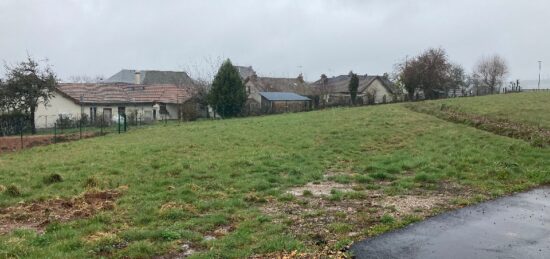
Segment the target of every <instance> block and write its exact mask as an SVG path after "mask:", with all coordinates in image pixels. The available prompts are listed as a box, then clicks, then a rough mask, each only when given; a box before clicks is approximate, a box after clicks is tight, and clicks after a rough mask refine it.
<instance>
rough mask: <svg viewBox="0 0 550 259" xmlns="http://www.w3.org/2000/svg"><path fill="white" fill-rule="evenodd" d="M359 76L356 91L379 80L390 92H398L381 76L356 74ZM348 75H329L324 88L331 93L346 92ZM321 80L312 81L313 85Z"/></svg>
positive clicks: (316, 84) (360, 90)
mask: <svg viewBox="0 0 550 259" xmlns="http://www.w3.org/2000/svg"><path fill="white" fill-rule="evenodd" d="M358 77H359V88H358V89H357V91H358V92H360V93H361V92H363V91H365V90H366V89H367V87H369V85H371V84H372V83H373V82H374V81H375V80H377V79H378V80H380V81H381V82H382V84H383V85H384V86H385V87H386V89H388V91H389V92H390V93H394V94H395V93H398V92H399V90H398V89H397V88H396V87H395V86H394V85H393V83H392V82H390V81H389V80H388V79H386V78H384V77H383V76H369V75H358ZM350 78H351V77H350V76H349V75H340V76H336V77H329V78H327V79H326V80H327V81H326V88H327V89H328V90H329V92H331V93H348V92H349V80H350ZM321 81H322V80H321V79H319V80H317V81H315V82H314V83H313V85H314V86H315V87H320V86H321V84H322V82H321Z"/></svg>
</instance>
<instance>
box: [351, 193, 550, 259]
mask: <svg viewBox="0 0 550 259" xmlns="http://www.w3.org/2000/svg"><path fill="white" fill-rule="evenodd" d="M351 250H352V252H353V254H354V255H355V256H356V257H357V258H550V187H544V188H540V189H535V190H532V191H529V192H525V193H519V194H516V195H513V196H510V197H505V198H500V199H497V200H494V201H489V202H485V203H482V204H479V205H475V206H471V207H466V208H462V209H459V210H456V211H453V212H449V213H444V214H441V215H439V216H436V217H432V218H429V219H427V220H425V221H422V222H419V223H416V224H413V225H410V226H408V227H406V228H404V229H401V230H397V231H394V232H390V233H386V234H383V235H380V236H378V237H375V238H372V239H367V240H363V241H360V242H357V243H355V244H354V245H353V246H352V247H351Z"/></svg>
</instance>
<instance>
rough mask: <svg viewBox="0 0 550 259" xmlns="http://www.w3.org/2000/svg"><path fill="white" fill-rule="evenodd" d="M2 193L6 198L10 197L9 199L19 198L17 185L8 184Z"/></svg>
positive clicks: (19, 193) (19, 192) (19, 191)
mask: <svg viewBox="0 0 550 259" xmlns="http://www.w3.org/2000/svg"><path fill="white" fill-rule="evenodd" d="M4 193H5V194H6V195H8V196H11V197H18V196H21V190H20V189H19V187H17V185H15V184H10V185H9V186H8V187H7V188H6V190H5V191H4Z"/></svg>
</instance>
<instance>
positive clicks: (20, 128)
mask: <svg viewBox="0 0 550 259" xmlns="http://www.w3.org/2000/svg"><path fill="white" fill-rule="evenodd" d="M19 131H20V133H21V150H23V119H20V120H19Z"/></svg>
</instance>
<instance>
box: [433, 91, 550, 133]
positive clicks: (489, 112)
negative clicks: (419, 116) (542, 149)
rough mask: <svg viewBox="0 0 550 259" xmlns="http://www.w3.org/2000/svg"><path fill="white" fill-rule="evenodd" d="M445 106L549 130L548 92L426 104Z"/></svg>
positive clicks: (447, 100) (448, 100)
mask: <svg viewBox="0 0 550 259" xmlns="http://www.w3.org/2000/svg"><path fill="white" fill-rule="evenodd" d="M426 103H428V104H437V105H441V104H446V105H448V106H449V107H450V108H452V109H455V110H457V111H460V112H465V113H469V114H477V115H481V116H487V117H490V118H494V119H504V120H511V121H516V122H520V123H526V124H529V125H533V126H540V127H544V128H548V129H550V112H549V111H550V92H530V93H513V94H500V95H487V96H480V97H476V98H454V99H446V100H437V101H429V102H426Z"/></svg>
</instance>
